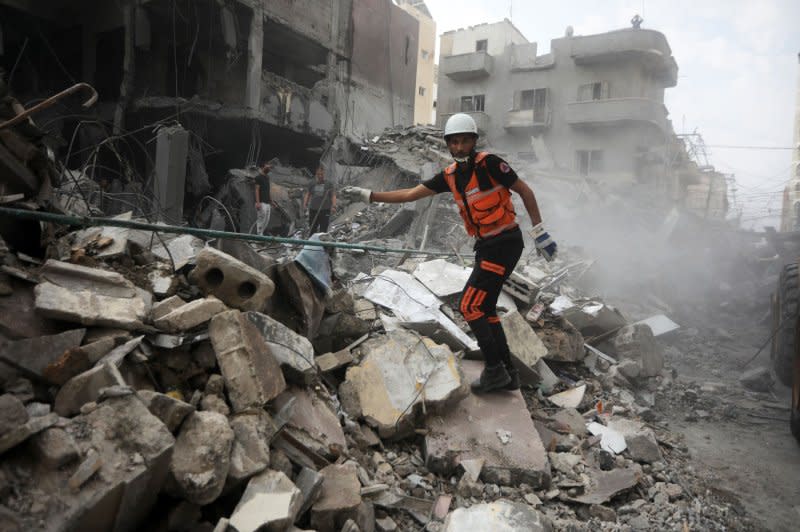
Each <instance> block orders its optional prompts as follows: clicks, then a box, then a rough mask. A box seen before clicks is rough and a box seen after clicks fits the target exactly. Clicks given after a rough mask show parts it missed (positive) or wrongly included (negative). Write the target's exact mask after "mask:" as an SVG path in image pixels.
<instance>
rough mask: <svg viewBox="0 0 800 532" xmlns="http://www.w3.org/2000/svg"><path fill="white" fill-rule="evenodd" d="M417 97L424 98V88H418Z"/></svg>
mask: <svg viewBox="0 0 800 532" xmlns="http://www.w3.org/2000/svg"><path fill="white" fill-rule="evenodd" d="M419 95H420V96H425V87H420V88H419Z"/></svg>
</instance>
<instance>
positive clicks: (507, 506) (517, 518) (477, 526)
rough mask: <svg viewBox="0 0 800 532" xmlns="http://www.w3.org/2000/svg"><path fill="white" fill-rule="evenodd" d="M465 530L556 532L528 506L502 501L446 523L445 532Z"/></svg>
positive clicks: (470, 510) (461, 512) (472, 509)
mask: <svg viewBox="0 0 800 532" xmlns="http://www.w3.org/2000/svg"><path fill="white" fill-rule="evenodd" d="M464 530H497V531H503V532H552V531H553V530H554V528H553V524H552V522H551V521H550V519H549V518H547V517H545V516H544V515H543V514H541V513H540V512H539V511H538V510H534V509H533V508H532V507H531V506H529V505H527V504H522V503H519V502H507V501H498V502H492V503H484V504H476V505H474V506H470V507H469V508H459V509H457V510H455V511H453V512H451V513H450V515H448V516H447V519H445V521H444V528H443V532H462V531H464Z"/></svg>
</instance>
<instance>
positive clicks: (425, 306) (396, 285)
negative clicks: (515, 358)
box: [364, 270, 478, 350]
mask: <svg viewBox="0 0 800 532" xmlns="http://www.w3.org/2000/svg"><path fill="white" fill-rule="evenodd" d="M364 298H365V299H368V300H369V301H372V302H373V303H375V304H376V305H381V306H382V307H386V308H388V309H390V310H391V311H392V312H394V314H395V316H397V317H398V318H400V319H401V320H402V321H406V322H426V321H437V322H439V324H441V326H442V327H443V328H444V329H445V330H446V331H447V332H449V333H450V334H452V335H453V336H454V337H455V338H456V339H458V341H459V342H461V343H462V344H463V346H464V347H465V348H466V349H470V350H472V349H478V345H477V342H475V340H473V339H472V338H470V337H469V336H467V334H466V333H465V332H464V331H462V330H461V329H460V328H459V327H458V326H457V325H456V324H455V323H453V321H452V320H451V319H450V318H448V317H447V316H446V315H445V314H444V313H443V312H442V311H441V310H440V308H439V307H440V306H441V304H442V302H441V301H440V300H439V298H438V297H436V296H435V295H434V294H433V292H431V291H430V290H428V289H427V288H425V286H424V285H423V284H422V283H420V282H419V281H417V280H416V279H414V278H413V277H412V276H411V275H409V274H407V273H406V272H401V271H397V270H386V271H384V272H383V273H381V274H380V276H376V278H375V280H374V281H372V283H371V284H370V285H369V286H368V287H367V290H366V292H364Z"/></svg>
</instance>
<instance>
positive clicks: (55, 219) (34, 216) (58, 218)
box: [0, 207, 455, 257]
mask: <svg viewBox="0 0 800 532" xmlns="http://www.w3.org/2000/svg"><path fill="white" fill-rule="evenodd" d="M0 216H9V217H11V218H18V219H21V220H35V221H39V222H50V223H54V224H60V225H69V226H75V227H122V228H125V229H138V230H141V231H153V232H156V233H171V234H177V235H193V236H196V237H198V238H230V239H235V240H246V241H250V242H262V243H268V244H293V245H301V246H306V245H311V246H320V247H324V248H337V249H352V250H359V251H374V252H377V253H408V254H413V255H434V256H439V257H452V256H455V255H454V254H453V253H449V252H445V251H421V250H416V249H402V248H387V247H381V246H368V245H362V244H348V243H345V242H323V241H320V240H304V239H301V238H287V237H280V236H262V235H249V234H243V233H231V232H228V231H215V230H213V229H201V228H199V227H181V226H176V225H161V224H152V223H146V222H138V221H136V220H119V219H116V218H101V217H97V216H72V215H67V214H56V213H52V212H43V211H27V210H24V209H12V208H10V207H0Z"/></svg>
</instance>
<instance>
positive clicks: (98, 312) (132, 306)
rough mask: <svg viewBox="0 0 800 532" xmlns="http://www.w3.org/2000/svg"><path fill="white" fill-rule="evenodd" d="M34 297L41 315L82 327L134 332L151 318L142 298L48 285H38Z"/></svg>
mask: <svg viewBox="0 0 800 532" xmlns="http://www.w3.org/2000/svg"><path fill="white" fill-rule="evenodd" d="M134 293H135V291H134ZM34 295H35V297H36V312H38V313H39V314H40V315H41V316H44V317H47V318H51V319H56V320H62V321H67V322H70V323H80V324H81V325H97V326H106V327H118V328H120V329H126V330H133V329H138V328H140V327H141V326H142V320H143V319H144V318H145V316H146V315H147V307H146V305H145V302H144V301H143V300H142V299H141V298H140V297H138V296H131V297H111V296H105V295H99V294H96V293H94V292H91V291H89V290H73V289H70V288H64V287H62V286H58V285H55V284H53V283H47V282H45V283H40V284H38V285H36V288H34Z"/></svg>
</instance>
